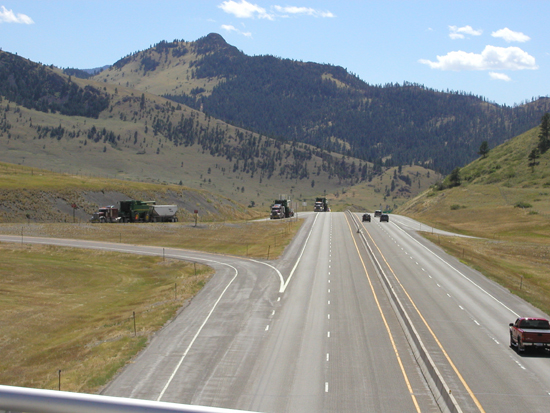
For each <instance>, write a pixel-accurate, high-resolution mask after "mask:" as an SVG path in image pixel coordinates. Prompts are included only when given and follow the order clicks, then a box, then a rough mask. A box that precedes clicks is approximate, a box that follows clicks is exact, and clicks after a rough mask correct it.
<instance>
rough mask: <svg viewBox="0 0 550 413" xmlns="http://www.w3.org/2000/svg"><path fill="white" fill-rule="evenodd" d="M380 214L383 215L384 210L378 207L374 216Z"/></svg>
mask: <svg viewBox="0 0 550 413" xmlns="http://www.w3.org/2000/svg"><path fill="white" fill-rule="evenodd" d="M380 215H382V210H381V209H377V210H376V211H374V217H375V218H376V217H379V216H380Z"/></svg>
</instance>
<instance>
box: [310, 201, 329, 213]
mask: <svg viewBox="0 0 550 413" xmlns="http://www.w3.org/2000/svg"><path fill="white" fill-rule="evenodd" d="M313 211H314V212H329V211H330V208H329V207H328V201H327V199H326V198H315V206H314V207H313Z"/></svg>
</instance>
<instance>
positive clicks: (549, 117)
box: [538, 112, 550, 154]
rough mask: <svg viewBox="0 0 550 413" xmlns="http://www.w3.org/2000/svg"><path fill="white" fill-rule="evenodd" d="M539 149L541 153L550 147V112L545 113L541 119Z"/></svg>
mask: <svg viewBox="0 0 550 413" xmlns="http://www.w3.org/2000/svg"><path fill="white" fill-rule="evenodd" d="M538 149H539V151H540V153H541V154H543V153H545V152H546V151H547V150H548V149H550V113H548V112H547V113H545V114H544V116H543V117H542V119H541V123H540V132H539V145H538Z"/></svg>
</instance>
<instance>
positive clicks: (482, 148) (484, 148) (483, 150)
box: [477, 141, 489, 158]
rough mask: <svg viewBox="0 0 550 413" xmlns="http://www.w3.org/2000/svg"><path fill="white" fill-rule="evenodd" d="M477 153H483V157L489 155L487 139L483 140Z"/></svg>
mask: <svg viewBox="0 0 550 413" xmlns="http://www.w3.org/2000/svg"><path fill="white" fill-rule="evenodd" d="M477 153H478V154H479V155H481V157H482V158H486V157H487V154H488V153H489V144H488V143H487V141H483V142H481V146H480V147H479V151H478V152H477Z"/></svg>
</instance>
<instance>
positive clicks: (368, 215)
mask: <svg viewBox="0 0 550 413" xmlns="http://www.w3.org/2000/svg"><path fill="white" fill-rule="evenodd" d="M365 221H367V222H370V214H363V222H365Z"/></svg>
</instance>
